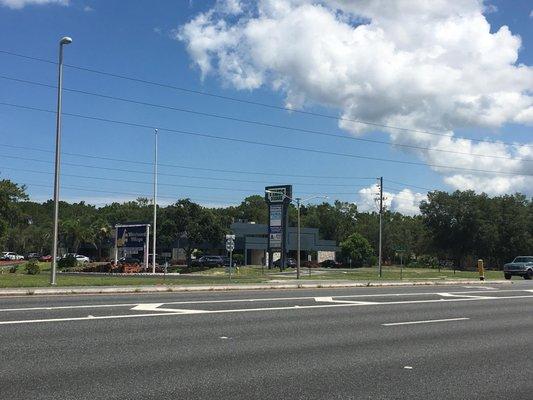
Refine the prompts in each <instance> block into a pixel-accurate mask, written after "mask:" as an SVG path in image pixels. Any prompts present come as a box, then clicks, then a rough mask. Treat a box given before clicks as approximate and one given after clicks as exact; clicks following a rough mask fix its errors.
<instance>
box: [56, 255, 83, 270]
mask: <svg viewBox="0 0 533 400" xmlns="http://www.w3.org/2000/svg"><path fill="white" fill-rule="evenodd" d="M77 265H78V262H77V261H76V258H75V257H74V256H73V255H72V254H69V255H67V256H66V257H63V258H61V259H60V260H59V261H58V262H57V267H58V268H59V269H69V268H74V267H76V266H77Z"/></svg>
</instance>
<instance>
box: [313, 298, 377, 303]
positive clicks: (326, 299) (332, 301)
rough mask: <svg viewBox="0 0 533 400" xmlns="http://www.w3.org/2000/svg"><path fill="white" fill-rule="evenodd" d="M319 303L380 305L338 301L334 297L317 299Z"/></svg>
mask: <svg viewBox="0 0 533 400" xmlns="http://www.w3.org/2000/svg"><path fill="white" fill-rule="evenodd" d="M315 301H316V302H317V303H340V304H379V303H377V302H375V301H353V300H337V299H333V297H315Z"/></svg>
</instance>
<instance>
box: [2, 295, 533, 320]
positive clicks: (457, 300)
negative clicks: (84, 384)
mask: <svg viewBox="0 0 533 400" xmlns="http://www.w3.org/2000/svg"><path fill="white" fill-rule="evenodd" d="M524 298H533V295H531V296H507V297H495V298H493V299H485V298H481V297H473V298H472V297H471V298H453V299H449V300H446V299H438V300H411V301H389V302H382V303H371V304H354V303H348V304H320V305H312V306H288V307H264V308H237V309H227V310H175V311H174V312H168V313H161V312H159V313H157V314H123V315H105V316H98V317H93V318H88V317H73V318H49V319H34V320H20V321H0V325H15V324H31V323H39V322H66V321H87V320H89V319H90V320H98V319H103V320H106V319H121V318H140V317H162V316H179V315H182V316H183V315H193V314H226V313H245V312H259V311H291V310H305V309H320V308H335V307H364V306H380V305H402V304H423V303H448V302H461V301H479V300H511V299H524ZM183 311H186V312H183Z"/></svg>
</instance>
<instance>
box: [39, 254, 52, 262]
mask: <svg viewBox="0 0 533 400" xmlns="http://www.w3.org/2000/svg"><path fill="white" fill-rule="evenodd" d="M39 261H42V262H52V256H51V255H47V256H41V257H40V258H39Z"/></svg>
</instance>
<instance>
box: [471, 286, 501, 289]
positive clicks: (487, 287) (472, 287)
mask: <svg viewBox="0 0 533 400" xmlns="http://www.w3.org/2000/svg"><path fill="white" fill-rule="evenodd" d="M463 287H464V288H465V289H485V290H498V289H497V288H495V287H492V286H463Z"/></svg>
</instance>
